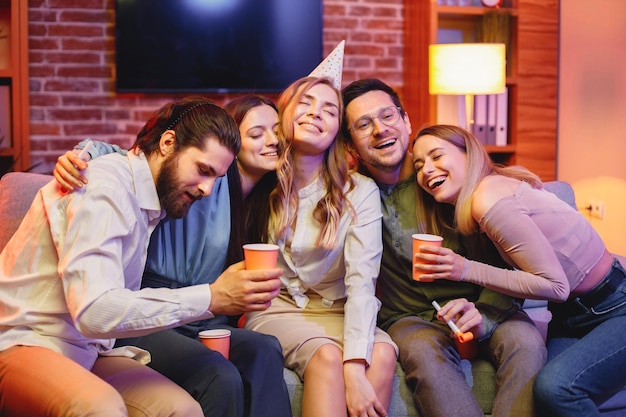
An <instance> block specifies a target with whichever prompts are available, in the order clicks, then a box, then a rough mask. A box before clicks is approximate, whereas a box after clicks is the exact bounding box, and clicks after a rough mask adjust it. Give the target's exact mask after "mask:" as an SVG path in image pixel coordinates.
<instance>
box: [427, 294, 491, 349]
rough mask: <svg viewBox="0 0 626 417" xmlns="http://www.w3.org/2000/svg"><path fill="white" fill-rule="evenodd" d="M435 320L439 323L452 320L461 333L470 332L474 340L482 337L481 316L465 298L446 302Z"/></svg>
mask: <svg viewBox="0 0 626 417" xmlns="http://www.w3.org/2000/svg"><path fill="white" fill-rule="evenodd" d="M437 318H438V319H439V320H441V321H448V320H450V319H452V321H453V322H454V324H456V325H457V327H458V328H459V330H460V331H461V332H462V333H465V332H472V333H473V334H474V339H478V338H479V337H480V336H481V335H482V325H483V316H482V315H481V314H480V311H478V309H477V308H476V306H475V305H474V303H472V302H470V301H468V300H466V299H465V298H457V299H456V300H451V301H448V302H447V303H446V304H445V305H444V306H443V307H441V310H439V312H438V313H437ZM453 337H456V336H453Z"/></svg>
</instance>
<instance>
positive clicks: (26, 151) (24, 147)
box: [0, 0, 30, 175]
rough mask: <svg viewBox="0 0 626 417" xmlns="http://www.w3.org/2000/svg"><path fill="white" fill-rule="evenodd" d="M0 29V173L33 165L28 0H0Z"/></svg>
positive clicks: (25, 168)
mask: <svg viewBox="0 0 626 417" xmlns="http://www.w3.org/2000/svg"><path fill="white" fill-rule="evenodd" d="M0 29H1V32H0V137H1V138H2V142H1V143H0V175H1V174H4V173H5V172H7V171H26V170H28V169H29V168H30V138H29V123H30V117H29V111H28V94H29V88H28V82H29V80H28V2H27V1H23V0H0ZM7 120H8V121H7ZM5 130H6V131H5Z"/></svg>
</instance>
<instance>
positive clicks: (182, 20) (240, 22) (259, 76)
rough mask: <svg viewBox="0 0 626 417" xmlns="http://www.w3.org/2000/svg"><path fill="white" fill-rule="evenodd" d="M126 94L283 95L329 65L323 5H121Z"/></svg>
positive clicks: (137, 1)
mask: <svg viewBox="0 0 626 417" xmlns="http://www.w3.org/2000/svg"><path fill="white" fill-rule="evenodd" d="M115 16H116V18H115V23H116V24H115V53H116V57H115V58H116V86H117V91H118V92H129V93H131V92H135V93H147V92H213V93H229V92H244V91H245V92H258V93H263V92H280V91H282V90H283V89H284V88H285V87H287V86H288V85H289V84H290V83H291V82H293V81H295V80H296V79H298V78H300V77H303V76H305V75H307V74H308V73H310V72H311V71H312V70H313V69H314V68H315V67H316V66H317V64H319V63H320V61H321V60H322V58H323V57H322V53H323V50H322V49H323V47H322V29H323V24H322V19H323V16H322V0H116V15H115Z"/></svg>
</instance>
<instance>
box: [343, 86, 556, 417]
mask: <svg viewBox="0 0 626 417" xmlns="http://www.w3.org/2000/svg"><path fill="white" fill-rule="evenodd" d="M342 94H343V100H344V105H345V113H346V114H345V117H344V120H343V126H342V133H343V136H344V137H345V138H346V139H347V141H348V142H349V145H350V146H351V148H352V150H353V152H354V157H355V158H356V159H357V160H358V162H359V169H360V170H361V171H362V172H363V173H364V174H366V175H369V176H370V177H372V178H373V179H374V180H375V181H376V183H377V184H378V187H379V189H380V196H381V200H382V209H383V257H382V263H381V271H380V276H379V278H378V289H377V294H378V297H379V298H380V300H381V301H382V308H381V310H380V312H379V316H378V319H379V326H380V327H381V328H383V329H384V330H386V331H387V332H388V333H389V335H390V336H391V337H392V338H393V340H394V341H395V342H396V344H397V345H398V347H399V349H400V356H399V360H400V363H401V364H402V367H403V369H404V371H405V373H406V375H407V382H408V384H409V386H410V387H411V388H412V389H413V399H414V401H415V404H416V406H417V408H418V410H419V411H420V413H421V414H422V415H423V416H426V417H431V416H442V417H444V416H446V417H447V416H453V415H463V416H476V417H479V416H480V417H482V416H484V413H483V410H482V409H481V407H480V405H479V404H478V401H477V400H476V398H475V397H474V395H473V393H472V390H471V387H470V386H469V385H468V384H467V382H466V381H465V377H464V373H463V369H462V362H461V359H460V357H459V354H458V353H457V352H456V350H455V348H454V342H453V339H452V338H451V337H450V329H449V328H448V326H447V325H446V324H445V323H444V322H442V321H439V320H437V313H436V311H435V309H434V308H433V306H432V305H431V302H432V301H438V302H439V303H440V304H442V305H444V304H446V303H448V302H455V303H458V305H459V306H462V312H461V314H460V316H467V315H475V314H480V315H481V317H482V324H481V325H478V326H476V332H477V336H478V340H479V351H480V353H479V355H482V356H483V358H485V359H487V360H489V361H490V362H491V363H492V364H493V365H494V366H495V368H496V371H497V381H498V382H497V386H496V398H495V401H494V406H493V409H492V415H493V416H531V415H532V414H533V402H532V390H531V388H532V380H533V377H534V376H535V375H536V373H537V372H538V371H539V369H541V367H542V366H543V364H544V362H545V358H546V350H545V345H544V342H543V339H542V337H541V335H540V333H539V332H538V330H537V329H536V327H535V326H534V324H533V323H532V321H531V320H530V319H529V318H528V317H527V316H526V315H525V314H524V313H523V312H521V311H520V303H519V300H515V299H512V298H511V297H508V296H505V295H502V294H498V293H496V292H493V291H491V290H488V289H485V288H482V287H479V286H476V285H474V284H469V283H463V282H452V281H435V282H428V283H420V282H417V281H413V279H412V269H413V261H412V235H413V234H414V233H418V228H417V219H416V215H415V199H416V193H415V191H416V187H417V183H416V180H415V174H414V171H413V167H412V158H411V155H410V154H409V153H408V152H407V149H408V146H409V137H410V135H411V122H410V120H409V116H408V115H407V114H406V113H405V112H404V109H403V108H402V104H401V103H400V99H399V97H398V95H397V94H396V93H395V92H394V91H393V89H392V88H391V87H389V86H388V85H386V84H385V83H383V82H382V81H380V80H378V79H363V80H359V81H355V82H353V83H352V84H350V85H349V86H347V87H346V88H344V90H343V92H342ZM444 245H445V246H449V247H451V248H453V249H454V250H455V251H457V252H459V253H463V254H464V256H466V257H468V258H470V259H476V260H480V259H486V258H489V259H490V260H489V262H492V264H495V263H493V262H494V259H500V257H499V255H498V254H497V252H496V251H495V249H493V246H490V245H489V246H487V245H486V243H485V242H483V241H481V240H480V237H479V236H473V237H471V238H464V237H462V236H460V235H459V236H457V234H456V233H455V232H454V230H450V231H449V233H447V234H445V236H444ZM500 262H501V264H502V265H503V261H501V260H500ZM503 267H504V265H503ZM461 320H462V319H461V318H459V321H457V322H459V323H460V321H461Z"/></svg>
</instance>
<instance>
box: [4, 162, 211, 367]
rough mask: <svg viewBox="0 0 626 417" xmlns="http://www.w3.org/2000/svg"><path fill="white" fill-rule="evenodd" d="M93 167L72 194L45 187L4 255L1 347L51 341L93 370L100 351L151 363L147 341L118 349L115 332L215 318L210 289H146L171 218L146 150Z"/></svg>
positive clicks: (45, 344)
mask: <svg viewBox="0 0 626 417" xmlns="http://www.w3.org/2000/svg"><path fill="white" fill-rule="evenodd" d="M85 175H86V177H87V178H88V181H89V183H88V184H87V185H86V186H85V187H83V189H81V190H79V191H76V192H73V193H69V194H63V193H61V192H60V191H59V188H58V186H57V183H56V181H52V182H51V183H49V184H47V185H46V186H44V187H43V188H42V189H41V190H40V191H39V192H38V193H37V196H36V197H35V200H34V201H33V204H32V206H31V208H30V210H29V211H28V213H27V214H26V216H25V218H24V221H23V222H22V224H21V225H20V228H19V229H18V231H17V232H16V234H15V235H14V236H13V238H12V239H11V240H10V241H9V243H8V244H7V246H6V247H5V249H4V250H3V252H2V253H1V254H0V350H4V349H7V348H9V347H11V346H14V345H28V346H43V347H47V348H49V349H52V350H54V351H57V352H59V353H62V354H64V355H65V356H67V357H69V358H70V359H73V360H74V361H76V362H78V363H80V364H81V365H82V366H84V367H85V368H87V369H91V367H92V366H93V363H94V361H95V360H96V358H97V355H98V354H100V355H118V356H122V355H123V356H129V357H135V358H137V359H138V360H140V361H142V362H144V363H145V362H147V361H149V355H148V354H147V352H145V351H142V350H141V349H138V348H133V347H124V348H117V349H113V345H114V342H115V338H118V337H131V336H139V335H143V334H147V333H150V332H152V331H155V330H159V329H165V328H170V327H174V326H177V325H180V324H182V323H185V322H189V321H193V320H197V319H202V318H208V317H211V316H212V315H211V313H209V312H208V310H207V309H208V307H209V305H210V302H211V296H210V289H209V287H208V285H202V286H195V287H188V288H181V289H176V290H170V289H163V288H159V289H152V288H146V289H143V290H140V291H139V288H140V282H141V277H142V274H143V271H144V265H145V262H146V249H147V246H148V240H149V237H150V233H151V232H152V230H153V229H154V227H155V225H156V224H157V223H158V222H159V221H160V220H161V218H162V217H163V213H162V211H161V206H160V202H159V198H158V196H157V192H156V188H155V185H154V180H153V178H152V174H151V171H150V168H149V166H148V163H147V161H146V158H145V155H143V153H141V152H137V153H135V152H129V153H128V155H127V156H122V155H118V154H112V155H107V156H104V157H102V158H98V159H97V160H94V161H93V162H91V163H90V164H89V168H88V169H87V170H86V171H85ZM200 287H202V289H201V290H200Z"/></svg>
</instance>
